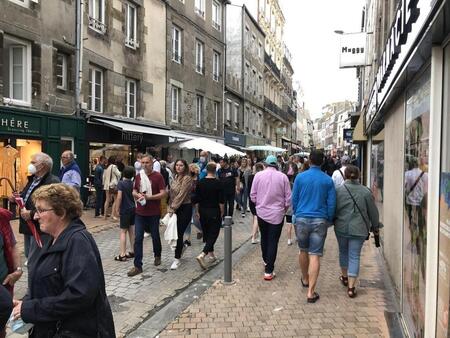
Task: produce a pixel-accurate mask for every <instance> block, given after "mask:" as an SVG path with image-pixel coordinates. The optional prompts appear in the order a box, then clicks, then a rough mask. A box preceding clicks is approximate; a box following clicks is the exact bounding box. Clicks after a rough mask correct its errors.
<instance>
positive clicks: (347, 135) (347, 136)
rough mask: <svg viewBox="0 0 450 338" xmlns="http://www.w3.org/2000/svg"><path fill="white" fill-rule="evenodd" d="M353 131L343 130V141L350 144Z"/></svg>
mask: <svg viewBox="0 0 450 338" xmlns="http://www.w3.org/2000/svg"><path fill="white" fill-rule="evenodd" d="M353 130H354V128H348V129H347V128H345V129H344V130H343V139H344V141H347V142H351V141H352V140H353Z"/></svg>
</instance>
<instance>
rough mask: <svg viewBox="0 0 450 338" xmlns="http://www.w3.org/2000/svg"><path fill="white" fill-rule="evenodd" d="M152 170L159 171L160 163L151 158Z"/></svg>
mask: <svg viewBox="0 0 450 338" xmlns="http://www.w3.org/2000/svg"><path fill="white" fill-rule="evenodd" d="M153 171H157V172H159V173H161V163H159V162H158V161H157V160H155V159H154V160H153Z"/></svg>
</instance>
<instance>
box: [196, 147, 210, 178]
mask: <svg viewBox="0 0 450 338" xmlns="http://www.w3.org/2000/svg"><path fill="white" fill-rule="evenodd" d="M208 155H209V154H208V152H207V151H205V150H202V151H201V152H200V158H199V160H198V166H199V168H200V173H199V176H198V179H199V180H202V179H204V178H205V177H206V175H207V174H208V173H207V170H206V165H207V164H208Z"/></svg>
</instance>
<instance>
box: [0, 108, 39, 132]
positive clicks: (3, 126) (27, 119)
mask: <svg viewBox="0 0 450 338" xmlns="http://www.w3.org/2000/svg"><path fill="white" fill-rule="evenodd" d="M0 134H19V135H31V136H32V135H37V136H38V135H41V134H42V119H41V118H40V117H38V116H36V117H34V116H28V115H21V114H12V113H10V112H2V111H0Z"/></svg>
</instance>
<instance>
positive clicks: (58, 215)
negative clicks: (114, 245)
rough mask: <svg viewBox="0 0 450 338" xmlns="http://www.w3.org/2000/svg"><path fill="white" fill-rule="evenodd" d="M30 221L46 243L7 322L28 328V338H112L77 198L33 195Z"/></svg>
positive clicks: (50, 189) (55, 188) (68, 191)
mask: <svg viewBox="0 0 450 338" xmlns="http://www.w3.org/2000/svg"><path fill="white" fill-rule="evenodd" d="M33 202H34V205H35V213H34V219H35V220H37V221H38V222H39V224H40V226H41V230H42V231H43V232H45V233H47V234H49V235H50V236H51V237H52V240H51V241H50V242H49V243H46V244H45V245H44V246H43V247H42V249H41V252H40V255H39V257H38V258H37V259H36V261H35V262H34V263H33V264H32V265H31V266H29V269H28V293H27V295H26V296H25V297H24V298H23V300H21V301H19V300H14V309H13V317H14V319H19V318H22V320H23V321H24V322H25V323H32V324H34V327H33V329H32V330H31V331H30V337H33V338H40V337H42V338H44V337H54V336H58V337H115V336H116V335H115V331H114V322H113V317H112V312H111V308H110V306H109V302H108V299H107V297H106V291H105V278H104V274H103V266H102V262H101V257H100V253H99V251H98V248H97V245H96V243H95V241H94V239H93V238H92V236H91V234H90V233H89V232H88V231H87V230H86V226H85V225H84V223H83V222H82V221H81V219H80V217H81V213H82V207H83V206H82V203H81V201H80V198H79V195H78V192H77V191H76V190H75V189H73V188H71V187H69V186H67V185H65V184H60V183H58V184H50V185H46V186H43V187H41V188H39V189H38V190H36V191H35V193H34V194H33Z"/></svg>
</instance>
